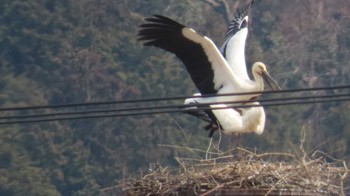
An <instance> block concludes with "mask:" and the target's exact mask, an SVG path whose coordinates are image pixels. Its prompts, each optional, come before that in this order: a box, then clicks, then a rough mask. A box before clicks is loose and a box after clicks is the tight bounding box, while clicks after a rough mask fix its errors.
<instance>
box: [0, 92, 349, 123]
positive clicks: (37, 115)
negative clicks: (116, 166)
mask: <svg viewBox="0 0 350 196" xmlns="http://www.w3.org/2000/svg"><path fill="white" fill-rule="evenodd" d="M348 96H350V93H346V94H335V95H319V96H294V97H285V98H273V99H262V100H249V101H228V102H207V103H196V104H172V105H160V106H143V107H141V106H136V107H135V106H134V107H124V108H117V109H104V110H101V109H100V110H85V111H76V112H53V113H47V114H34V115H15V116H0V120H8V119H22V118H43V117H53V116H66V115H87V114H91V113H112V112H114V113H115V112H130V111H142V110H163V109H172V108H179V109H181V108H189V107H206V106H210V105H215V104H235V105H236V106H235V107H244V106H242V104H248V107H251V105H249V103H252V102H256V101H258V102H260V104H261V103H268V102H275V104H277V103H279V102H281V101H282V103H283V102H285V101H291V100H294V101H296V100H306V99H329V98H339V97H348ZM299 103H301V102H299ZM237 104H240V105H237ZM262 105H267V104H262ZM199 110H200V109H199Z"/></svg>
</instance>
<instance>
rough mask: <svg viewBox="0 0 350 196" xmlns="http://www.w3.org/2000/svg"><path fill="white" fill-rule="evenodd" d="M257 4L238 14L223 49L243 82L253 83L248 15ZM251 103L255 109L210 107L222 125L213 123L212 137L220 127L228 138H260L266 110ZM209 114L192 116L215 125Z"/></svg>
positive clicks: (192, 99)
mask: <svg viewBox="0 0 350 196" xmlns="http://www.w3.org/2000/svg"><path fill="white" fill-rule="evenodd" d="M253 2H254V1H252V2H251V3H249V4H248V5H247V6H246V7H245V8H244V9H243V10H241V11H238V12H237V14H236V15H235V18H234V19H233V20H232V21H231V22H230V25H229V28H228V31H227V33H226V38H225V41H224V43H223V45H222V46H221V48H220V51H221V53H222V55H223V56H224V57H225V59H226V61H227V62H228V64H229V65H230V67H231V69H232V71H233V72H234V73H235V74H236V76H237V77H239V78H240V79H241V80H250V79H249V76H248V73H247V68H246V61H245V43H246V39H247V35H248V19H249V16H248V15H249V13H250V9H251V6H252V4H253ZM269 85H270V86H274V87H275V88H277V89H278V88H279V87H278V86H276V85H275V84H269ZM200 95H201V94H200V93H197V94H195V96H200ZM197 102H198V101H197V99H196V98H190V99H186V100H185V104H196V103H197ZM248 104H249V105H252V106H254V107H241V108H228V107H229V106H228V105H226V104H216V105H211V106H210V107H211V108H212V109H213V110H212V111H211V112H212V113H213V115H214V116H215V118H216V121H217V122H218V123H216V124H215V123H210V125H209V126H207V127H206V129H210V130H211V131H210V133H211V134H212V133H213V132H214V131H215V130H216V129H219V128H221V129H222V131H223V132H224V133H225V134H227V135H231V134H234V133H236V134H240V133H248V132H255V133H256V134H258V135H260V134H262V133H263V131H264V128H265V120H266V115H265V111H264V108H263V107H261V106H259V103H258V102H253V103H248ZM215 108H226V109H215ZM192 109H193V107H192ZM207 113H208V112H205V111H201V110H194V112H191V113H190V114H193V115H195V116H197V117H198V118H200V119H203V120H205V121H207V122H211V120H210V118H209V116H208V114H207Z"/></svg>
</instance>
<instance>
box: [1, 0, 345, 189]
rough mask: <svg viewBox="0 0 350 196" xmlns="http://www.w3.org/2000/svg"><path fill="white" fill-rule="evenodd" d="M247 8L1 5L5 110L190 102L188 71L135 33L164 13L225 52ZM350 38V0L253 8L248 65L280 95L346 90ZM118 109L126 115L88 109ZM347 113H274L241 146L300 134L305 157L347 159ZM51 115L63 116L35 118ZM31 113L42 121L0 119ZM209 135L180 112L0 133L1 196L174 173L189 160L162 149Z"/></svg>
mask: <svg viewBox="0 0 350 196" xmlns="http://www.w3.org/2000/svg"><path fill="white" fill-rule="evenodd" d="M248 2H249V1H238V0H236V1H225V0H198V1H192V0H183V1H176V0H166V1H163V0H153V1H143V0H74V1H69V0H31V1H22V0H2V1H1V3H0V46H1V47H0V75H1V77H0V92H1V93H0V108H5V107H22V106H37V105H57V104H71V103H88V102H104V101H120V100H130V99H142V98H160V97H172V96H190V95H192V94H193V93H194V92H196V89H195V87H194V85H193V84H192V81H191V80H190V78H189V76H188V74H187V73H186V72H185V69H184V67H183V66H182V64H181V62H180V61H179V60H178V59H177V58H176V57H174V56H173V55H172V54H169V53H166V52H164V51H162V50H160V49H156V48H146V47H143V46H142V43H140V42H138V41H137V40H136V39H137V31H138V26H139V25H140V24H141V23H142V22H143V19H144V18H145V17H147V16H151V15H152V14H162V15H166V16H168V17H171V18H173V19H175V20H177V21H179V22H181V23H183V24H186V25H188V26H191V27H193V28H194V29H196V30H197V31H198V32H200V33H202V34H204V35H207V36H208V37H210V38H212V39H213V40H214V41H215V42H216V43H217V44H218V45H220V44H221V43H222V42H223V39H224V36H225V32H226V28H227V25H228V22H229V21H230V20H231V19H232V17H233V16H234V14H235V12H236V9H237V8H238V7H242V6H244V5H246V4H247V3H248ZM349 35H350V2H349V1H348V0H336V1H334V0H324V1H318V0H310V1H304V0H288V1H277V0H261V1H257V3H255V5H254V6H253V10H252V13H251V19H250V24H249V36H248V39H247V49H246V56H247V64H248V65H251V64H252V63H253V62H256V61H262V62H264V63H266V64H267V66H268V70H269V72H270V74H271V75H272V76H273V77H274V78H275V79H276V80H277V82H278V83H279V85H280V86H281V87H282V88H283V89H295V88H310V87H328V86H338V85H349V84H350V77H349V75H350V66H349V60H350V36H349ZM249 69H250V68H249ZM339 91H340V90H338V91H332V90H330V91H327V92H325V91H319V92H301V93H296V94H293V96H298V95H316V96H317V95H324V94H332V93H335V92H339ZM342 92H346V90H342ZM286 96H288V95H286ZM264 97H265V98H276V97H279V95H268V96H267V97H266V96H264ZM168 103H182V102H181V100H180V101H177V102H168ZM111 107H118V106H113V105H106V106H103V107H100V108H94V107H93V106H91V107H87V106H86V108H87V109H106V108H111ZM349 109H350V105H349V102H346V101H344V102H332V103H323V104H321V103H317V104H308V105H290V106H278V107H266V108H265V110H266V113H267V125H266V129H265V132H264V133H263V134H262V135H261V136H255V135H253V134H247V135H243V136H242V137H241V146H243V147H245V148H249V149H256V150H257V151H259V152H270V151H279V152H292V151H293V146H294V145H295V146H298V145H299V143H300V137H301V132H302V130H303V131H305V133H306V140H305V143H304V145H305V148H306V150H307V151H308V152H310V153H312V152H314V151H315V150H320V151H323V152H325V153H327V154H329V155H330V156H332V157H334V158H338V159H346V160H348V159H349V155H350V150H349V149H348V146H349V145H350V115H349ZM55 111H61V112H65V111H66V109H65V108H61V109H59V108H58V109H42V110H39V111H37V113H35V114H42V113H45V112H55ZM24 114H34V113H31V112H30V111H17V112H16V111H15V112H11V113H10V112H7V111H3V112H2V114H1V116H7V115H24ZM205 125H206V124H205V123H204V122H201V121H199V120H198V119H196V118H195V117H193V116H190V115H186V114H181V113H173V114H158V115H142V116H126V117H112V118H90V119H80V120H66V121H50V122H41V123H28V124H23V123H17V124H12V125H0V195H79V194H87V193H89V194H91V195H94V194H95V193H97V192H98V191H99V190H100V189H102V188H105V187H111V186H114V185H115V184H116V182H117V181H118V180H120V179H123V178H124V177H127V176H129V175H133V174H139V172H140V171H143V170H147V169H148V168H149V165H150V164H152V163H159V164H161V165H166V166H169V167H176V166H177V163H176V161H175V159H174V156H176V155H178V153H181V152H177V151H176V150H175V149H173V148H165V147H161V146H159V144H166V145H176V146H188V147H193V148H198V149H206V148H207V146H208V143H209V139H208V137H207V135H208V133H207V132H205V131H204V130H203V127H204V126H205ZM217 137H218V134H216V136H215V137H214V140H216V139H218V138H217ZM223 142H224V143H225V141H223ZM226 142H227V141H226Z"/></svg>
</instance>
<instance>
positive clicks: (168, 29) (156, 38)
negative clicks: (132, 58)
mask: <svg viewBox="0 0 350 196" xmlns="http://www.w3.org/2000/svg"><path fill="white" fill-rule="evenodd" d="M145 20H146V21H148V23H145V24H142V25H141V26H140V27H141V29H140V31H139V34H138V36H139V40H142V41H145V43H144V45H146V46H156V47H159V48H162V49H164V50H167V51H169V52H172V53H174V54H175V55H176V56H177V57H178V58H180V59H181V60H182V62H183V63H184V64H185V66H186V69H187V71H188V73H189V74H190V76H191V78H192V80H193V82H194V84H195V85H196V87H197V89H198V90H199V91H200V93H201V94H202V95H206V94H225V93H237V92H254V91H262V90H263V89H264V82H263V80H264V79H265V80H269V84H270V83H272V84H274V85H276V84H275V82H274V81H273V80H272V78H271V77H270V75H269V74H268V72H267V70H266V66H265V65H264V64H263V63H258V64H257V66H253V69H252V71H253V76H254V79H255V81H252V80H241V79H240V77H238V76H237V74H235V73H234V72H233V71H232V69H231V67H230V65H229V64H228V62H227V61H226V59H225V58H224V57H223V56H222V55H221V53H220V51H219V49H218V48H217V47H216V46H215V44H214V43H213V42H212V41H211V40H210V39H209V38H208V37H205V36H202V35H200V34H198V33H196V31H194V30H193V29H191V28H188V27H186V26H184V25H182V24H180V23H178V22H176V21H174V20H171V19H170V18H167V17H165V16H160V15H154V17H152V18H146V19H145ZM270 81H271V82H270ZM258 95H259V94H256V95H254V94H253V95H252V94H249V95H239V96H221V97H215V98H203V99H199V100H198V102H203V103H204V102H214V101H218V102H220V101H242V100H243V101H245V100H250V99H252V98H254V97H257V96H258Z"/></svg>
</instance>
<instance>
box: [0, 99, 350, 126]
mask: <svg viewBox="0 0 350 196" xmlns="http://www.w3.org/2000/svg"><path fill="white" fill-rule="evenodd" d="M343 95H344V96H345V95H347V96H348V94H342V96H343ZM342 96H339V97H342ZM323 97H327V96H323ZM300 98H302V99H304V98H306V97H300ZM288 99H289V102H279V103H268V102H267V103H263V104H260V105H251V104H247V105H240V106H237V107H239V108H243V107H259V106H264V107H270V106H282V105H295V104H314V103H326V102H340V101H350V97H349V98H336V99H321V100H308V101H305V100H302V99H300V100H299V101H295V100H294V101H293V100H292V101H291V99H292V98H288ZM285 100H287V99H285ZM260 101H262V100H260ZM216 104H218V103H216ZM206 105H207V106H206V107H200V108H188V107H190V105H186V106H187V107H182V108H171V107H163V108H162V109H161V110H160V109H158V110H154V111H139V110H135V111H132V112H125V113H117V114H115V113H113V114H101V115H96V114H94V115H83V116H69V117H56V118H39V119H28V120H14V121H4V122H0V125H11V124H20V123H38V122H48V121H61V120H75V119H87V118H107V117H121V116H136V115H151V114H162V113H178V112H182V113H183V112H193V111H196V110H207V109H210V110H213V108H211V107H210V106H208V103H207V104H206ZM182 106H183V105H182ZM227 108H232V107H217V108H215V109H227Z"/></svg>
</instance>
